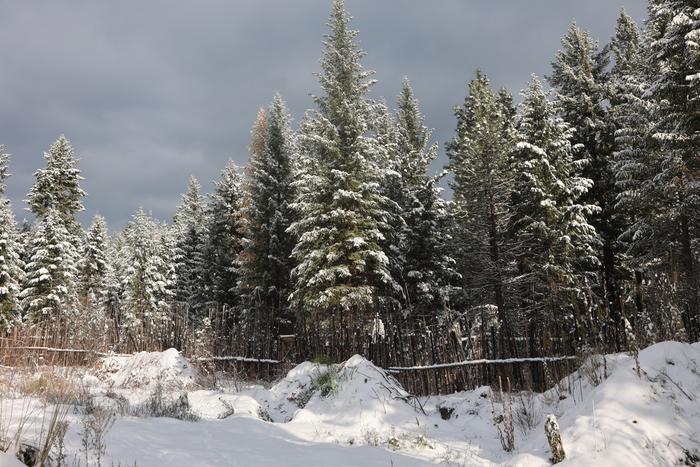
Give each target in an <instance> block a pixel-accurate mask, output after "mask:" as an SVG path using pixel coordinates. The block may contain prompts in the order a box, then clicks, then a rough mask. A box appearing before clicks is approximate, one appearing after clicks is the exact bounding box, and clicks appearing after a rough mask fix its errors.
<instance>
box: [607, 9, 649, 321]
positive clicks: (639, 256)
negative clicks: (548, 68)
mask: <svg viewBox="0 0 700 467" xmlns="http://www.w3.org/2000/svg"><path fill="white" fill-rule="evenodd" d="M610 48H611V51H612V54H613V58H614V65H613V68H612V70H611V73H610V95H611V96H610V109H609V117H610V120H611V122H612V124H613V126H614V130H615V148H614V149H615V152H614V154H613V172H614V176H615V188H616V195H617V199H616V204H615V210H616V211H617V214H618V216H620V217H621V218H623V219H624V225H625V226H626V230H625V231H624V232H623V233H622V235H621V236H620V242H621V244H622V245H623V247H624V250H625V253H626V256H625V258H624V259H625V262H624V265H625V266H626V267H627V268H629V270H630V271H631V274H632V275H633V276H634V281H633V282H632V281H630V284H631V285H632V287H630V288H628V289H629V291H628V292H626V295H627V296H626V297H624V299H623V300H622V301H623V302H624V303H629V304H634V309H633V310H627V311H626V316H627V318H629V321H630V322H631V323H632V325H633V326H634V327H635V328H637V329H638V330H640V331H641V330H642V329H641V327H642V326H644V327H645V328H647V327H648V325H649V324H651V321H650V319H649V318H648V316H647V314H646V310H645V306H644V297H643V277H644V275H645V274H647V275H648V274H649V271H648V265H649V264H650V263H649V256H648V253H649V252H651V251H652V250H653V248H652V247H651V244H650V242H653V240H652V239H651V238H650V236H649V235H647V234H646V233H645V231H646V230H647V227H648V226H647V223H646V219H647V217H648V215H649V213H651V212H652V211H653V205H654V194H653V193H654V191H655V182H654V177H655V174H656V173H657V172H658V162H657V160H656V159H657V158H656V157H655V154H656V151H655V150H654V146H655V144H654V142H653V139H652V125H653V120H654V113H655V107H656V105H655V104H654V102H653V100H652V99H650V98H649V96H648V95H647V90H648V89H649V86H650V81H651V77H652V76H653V74H654V73H655V71H654V68H655V65H654V62H653V60H651V57H650V50H649V46H648V42H647V41H646V40H644V38H643V37H642V35H641V33H640V31H639V29H638V28H637V25H636V24H635V23H634V20H633V19H632V18H631V17H630V16H629V15H628V14H627V13H626V12H625V11H624V10H622V12H621V13H620V16H619V17H618V20H617V27H616V30H615V36H614V37H613V39H612V41H611V47H610ZM652 257H653V254H652ZM628 298H633V299H632V300H629V299H628ZM642 316H646V317H645V318H643V319H642ZM647 330H648V329H647Z"/></svg>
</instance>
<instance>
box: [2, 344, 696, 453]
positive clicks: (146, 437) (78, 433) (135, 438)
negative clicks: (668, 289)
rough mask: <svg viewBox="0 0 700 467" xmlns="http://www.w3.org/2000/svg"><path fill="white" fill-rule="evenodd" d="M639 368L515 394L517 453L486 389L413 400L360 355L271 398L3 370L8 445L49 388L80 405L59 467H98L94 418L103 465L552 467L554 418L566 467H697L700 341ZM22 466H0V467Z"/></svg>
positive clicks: (643, 356)
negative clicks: (98, 417)
mask: <svg viewBox="0 0 700 467" xmlns="http://www.w3.org/2000/svg"><path fill="white" fill-rule="evenodd" d="M640 366H641V377H638V376H637V374H636V372H635V362H634V359H633V358H632V357H630V356H628V355H625V354H620V355H612V356H608V357H607V358H606V362H605V365H603V362H602V359H591V360H589V361H588V362H587V363H586V364H585V365H584V367H582V369H581V370H580V371H578V372H577V373H575V374H574V375H572V376H571V377H569V378H567V379H566V380H564V381H563V382H562V383H561V384H560V385H558V386H557V387H556V388H554V389H552V390H550V391H549V392H547V393H545V394H530V393H520V394H514V395H513V398H512V404H513V413H514V415H513V417H514V420H515V450H514V451H513V452H511V453H506V452H504V451H503V449H502V448H501V444H500V441H499V439H498V437H497V433H496V430H495V428H494V426H493V423H492V409H493V407H492V402H491V400H490V398H489V394H488V392H489V391H488V388H486V387H484V388H479V389H476V390H474V391H468V392H462V393H457V394H452V395H449V396H433V397H423V398H418V399H417V398H414V397H412V396H410V395H409V394H407V393H406V392H405V391H403V389H402V388H401V387H400V386H399V385H398V384H397V383H396V382H395V381H394V380H393V379H392V378H390V377H388V376H387V375H386V374H385V373H384V372H383V371H381V370H380V369H378V368H376V367H374V366H373V365H372V364H371V363H370V362H368V361H367V360H365V359H363V358H362V357H359V356H355V357H353V358H351V359H350V360H348V361H347V362H344V363H343V364H341V365H337V366H331V367H329V366H324V365H318V364H313V363H308V362H307V363H303V364H301V365H299V366H297V367H296V368H294V369H293V370H291V371H290V372H289V373H288V374H287V376H286V377H285V378H284V379H282V380H280V381H279V382H277V383H276V384H274V385H272V386H271V387H264V386H262V385H253V384H245V383H242V382H237V381H232V380H230V379H222V378H219V379H218V380H217V381H216V382H214V381H212V380H211V379H206V378H204V377H202V376H201V375H200V374H199V373H198V372H197V371H196V370H195V368H194V367H193V366H192V365H191V364H190V363H189V362H188V361H187V360H186V359H185V358H183V357H182V356H180V355H179V353H178V352H176V351H175V350H169V351H166V352H161V353H142V354H137V355H136V356H133V357H110V358H106V359H104V360H103V361H101V362H100V363H99V364H98V365H97V366H96V368H94V369H91V370H89V371H86V372H81V373H77V372H75V371H74V370H73V371H70V370H62V369H54V372H53V374H54V375H57V376H51V375H47V374H46V373H45V372H44V374H43V376H42V374H40V372H39V370H37V371H36V372H31V373H26V372H22V373H20V372H17V371H15V370H12V369H9V368H3V369H2V388H3V394H2V396H3V398H2V403H1V407H0V408H1V411H0V429H1V430H2V432H1V433H0V435H2V436H3V437H5V438H11V437H12V436H13V434H14V433H15V432H17V431H18V426H19V425H21V424H22V422H23V420H24V429H23V435H22V439H23V441H24V442H28V443H30V444H31V443H34V444H38V443H37V439H38V438H39V436H40V434H39V433H40V432H41V431H42V426H43V427H46V426H47V424H48V423H49V422H50V420H49V419H50V416H49V415H47V414H50V413H51V412H52V407H53V405H52V396H51V394H52V391H56V390H57V389H58V388H63V389H62V392H61V393H62V394H65V393H69V392H70V393H71V394H72V395H73V396H72V397H73V399H74V401H75V402H74V403H73V405H71V406H70V407H68V411H67V414H66V420H67V421H68V422H69V425H68V430H67V434H66V436H65V440H64V444H65V446H64V448H63V452H64V456H65V465H83V466H84V465H98V463H97V459H96V451H95V449H94V447H93V448H88V449H87V451H88V452H87V456H88V457H87V460H86V457H85V455H86V454H85V451H86V450H85V449H84V448H83V447H82V444H83V440H84V439H86V438H85V436H84V433H85V428H84V426H85V420H87V419H88V418H89V416H88V415H86V413H91V412H92V413H107V411H101V410H100V409H99V408H100V407H102V408H107V409H109V411H110V412H115V413H117V414H119V415H117V416H116V418H115V420H114V424H113V426H111V428H108V429H107V430H105V436H104V452H105V454H104V456H103V458H102V459H101V460H100V464H101V465H105V466H111V465H114V466H117V465H122V466H133V465H134V464H135V463H136V465H138V466H142V467H143V466H152V467H160V466H167V467H178V466H183V467H184V466H188V467H189V466H217V467H219V466H261V467H267V466H330V465H333V466H363V467H372V466H386V467H390V466H397V467H398V466H424V465H447V466H492V465H513V466H515V465H518V466H545V465H550V462H549V455H550V453H549V448H548V444H547V441H546V438H545V434H544V431H543V424H544V419H545V418H546V416H547V415H549V414H555V415H556V416H557V417H558V419H559V424H560V426H561V429H562V439H563V443H564V449H565V450H566V453H567V460H566V461H565V462H564V463H562V464H561V465H569V466H589V465H596V466H623V465H634V466H666V465H694V464H693V462H696V463H697V462H698V461H697V456H698V453H700V440H699V439H700V435H699V434H698V433H699V432H700V402H698V397H700V374H699V373H698V371H699V370H700V344H693V345H688V344H682V343H677V342H664V343H659V344H656V345H654V346H652V347H649V348H647V349H646V350H644V351H642V352H641V353H640ZM606 373H607V378H606V377H605V374H606ZM71 391H73V392H71ZM496 397H497V396H496ZM441 408H442V416H441V410H440V409H441ZM501 410H502V406H501V405H500V404H499V403H498V402H496V411H497V412H498V413H500V411H501ZM156 415H157V416H156ZM443 416H444V417H443ZM448 416H449V418H448ZM173 417H176V418H173ZM444 418H447V419H444ZM13 450H15V451H16V450H17V443H15V445H14V446H12V447H11V448H10V451H13ZM56 453H57V451H56V450H54V451H53V453H52V456H53V457H56V456H57V454H56ZM17 465H22V464H20V463H19V462H18V461H16V460H15V458H14V456H13V455H10V454H5V455H3V456H2V457H0V466H17Z"/></svg>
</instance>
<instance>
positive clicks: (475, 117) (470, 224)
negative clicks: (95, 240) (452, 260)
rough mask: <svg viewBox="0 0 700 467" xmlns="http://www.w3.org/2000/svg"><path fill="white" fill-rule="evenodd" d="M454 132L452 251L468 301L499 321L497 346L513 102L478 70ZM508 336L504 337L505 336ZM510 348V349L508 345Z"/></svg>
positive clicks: (507, 326) (505, 321) (506, 255)
mask: <svg viewBox="0 0 700 467" xmlns="http://www.w3.org/2000/svg"><path fill="white" fill-rule="evenodd" d="M455 116H456V117H457V134H456V135H455V137H454V138H453V139H452V141H451V142H449V143H448V144H447V155H448V157H449V160H450V163H449V168H450V170H451V171H452V173H453V175H454V177H453V180H452V181H451V183H450V184H451V187H452V189H453V190H454V211H455V217H456V218H457V225H456V226H455V228H456V233H455V242H454V250H455V252H457V253H456V254H458V255H459V257H458V258H457V263H458V265H459V269H458V272H459V273H460V274H461V275H462V277H463V278H464V281H463V284H464V287H465V292H467V300H468V301H469V304H471V305H495V306H496V307H497V309H498V320H499V322H500V326H501V332H500V336H501V349H502V352H506V351H507V350H506V349H505V345H506V342H505V341H506V339H508V338H509V335H510V334H511V333H512V328H513V325H514V323H512V322H511V321H512V319H511V318H512V314H513V313H512V312H511V310H508V306H509V303H508V297H507V290H506V282H507V279H508V277H509V275H510V273H511V272H510V271H509V267H510V266H509V265H510V264H511V262H512V252H511V245H510V242H509V238H508V236H507V229H508V224H509V222H510V211H509V202H510V196H511V192H512V187H513V173H512V170H511V167H510V165H509V157H510V152H511V151H512V147H513V143H514V132H513V128H512V120H511V116H512V105H510V104H508V103H507V101H504V99H503V97H502V96H499V95H497V94H495V93H494V92H493V91H492V90H491V88H490V86H489V81H488V79H487V77H486V76H485V75H484V74H483V73H481V72H477V75H476V78H475V79H474V80H472V82H471V83H470V84H469V95H468V96H467V98H466V100H465V102H464V105H463V106H461V107H458V108H456V109H455ZM508 340H509V339H508ZM510 352H511V353H513V352H514V350H513V349H512V348H511V350H510Z"/></svg>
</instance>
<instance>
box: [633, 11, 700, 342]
mask: <svg viewBox="0 0 700 467" xmlns="http://www.w3.org/2000/svg"><path fill="white" fill-rule="evenodd" d="M699 16H700V15H699V13H698V5H697V2H695V1H692V0H654V1H652V2H651V3H650V18H649V22H648V25H647V27H648V29H649V36H650V40H651V43H650V47H651V57H653V60H654V62H655V65H656V67H657V69H658V70H660V73H658V74H656V75H655V76H654V80H653V82H652V86H651V90H652V98H653V100H654V101H655V103H656V105H657V106H658V109H657V112H656V113H655V124H654V127H653V129H652V131H653V135H654V139H655V141H656V155H655V159H656V161H657V165H656V166H655V167H654V168H655V169H657V172H656V173H655V174H654V178H653V182H654V184H653V187H654V190H653V192H652V193H650V195H651V199H652V200H653V203H654V206H653V208H652V209H651V210H650V211H649V212H648V213H647V215H646V218H645V219H644V221H643V222H644V226H645V232H646V233H647V234H648V238H650V239H651V242H650V249H649V253H648V254H649V255H650V256H652V255H653V256H655V257H656V258H664V263H665V264H667V265H668V266H667V271H668V273H670V275H671V276H672V278H673V279H672V282H675V281H676V276H677V279H678V281H677V286H678V287H677V290H678V295H677V298H678V305H679V306H680V308H681V309H682V310H683V314H684V317H685V324H686V330H687V331H688V334H689V337H690V339H692V340H696V339H698V337H699V336H700V286H699V285H700V269H699V268H700V266H699V264H698V258H699V257H700V254H699V253H698V247H697V238H699V237H700V221H699V220H698V219H700V184H699V183H698V180H699V179H700V158H698V153H700V116H699V115H698V112H697V109H698V105H700V73H699V72H700V67H699V66H698V65H699V63H698V38H699V37H700V32H698V30H699V28H700V18H699Z"/></svg>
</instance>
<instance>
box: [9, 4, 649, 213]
mask: <svg viewBox="0 0 700 467" xmlns="http://www.w3.org/2000/svg"><path fill="white" fill-rule="evenodd" d="M347 6H348V9H349V10H350V12H351V14H352V15H353V16H354V17H355V20H354V24H353V25H354V27H355V28H357V29H359V30H360V36H359V37H360V42H361V44H362V47H363V48H364V49H365V50H366V51H367V52H368V56H367V58H366V60H365V65H366V66H367V67H368V68H370V69H373V70H375V71H376V72H377V75H376V78H377V79H378V80H379V83H378V84H377V85H376V86H375V88H374V90H373V95H374V96H385V97H386V98H387V100H388V101H389V102H390V103H393V101H394V99H395V96H396V95H397V94H398V91H399V86H400V82H401V79H402V77H403V76H404V75H407V76H409V77H410V79H411V81H412V83H413V86H414V88H415V90H416V93H417V94H418V97H419V98H420V100H421V104H422V107H423V110H424V111H425V113H426V115H427V118H428V124H429V125H430V126H431V127H434V128H435V133H434V137H435V139H436V140H437V141H439V142H440V143H441V145H442V143H444V141H446V140H447V139H449V138H450V136H451V132H452V130H453V128H454V122H453V116H452V107H453V106H454V105H455V104H458V103H461V102H462V100H463V99H464V95H465V94H466V84H467V82H468V80H469V79H471V78H472V76H473V74H474V70H475V69H476V68H481V69H482V70H484V71H485V72H486V73H487V74H488V75H489V76H490V78H491V80H492V82H493V84H494V86H497V87H500V86H506V87H508V88H509V89H510V90H511V91H512V92H513V93H514V94H517V92H518V91H519V90H520V89H521V88H523V87H524V86H525V85H526V83H527V81H528V80H529V77H530V74H531V73H537V74H540V75H544V74H547V73H548V72H549V69H550V65H549V64H550V62H551V60H552V58H553V56H554V53H555V52H556V51H557V49H558V47H559V39H560V37H561V36H562V35H563V34H564V33H565V32H566V29H567V28H568V26H569V24H570V22H571V20H572V19H574V18H575V19H576V21H577V22H578V23H579V24H580V25H581V26H584V27H586V28H588V29H589V30H591V32H592V33H593V35H594V36H596V37H598V38H599V39H600V40H601V42H606V41H608V39H609V38H610V36H611V35H612V32H613V27H614V23H615V19H616V17H617V15H618V12H619V10H620V8H621V7H623V6H625V7H626V8H627V10H628V11H629V12H630V14H632V15H633V16H634V17H635V18H636V19H638V20H641V19H642V17H643V14H644V1H643V0H586V1H579V0H528V1H523V0H497V1H488V2H487V1H481V0H439V1H418V0H412V1H408V0H393V1H388V0H386V1H377V0H348V1H347ZM329 8H330V1H314V0H294V1H289V0H265V1H261V0H247V1H223V0H221V1H216V0H200V1H196V2H194V1H190V2H184V1H177V2H176V1H172V0H168V1H165V0H163V1H147V2H144V1H136V0H122V1H119V2H86V1H77V0H76V1H52V2H48V1H46V2H39V1H37V2H17V1H11V0H0V144H5V146H6V147H7V149H8V151H9V152H11V153H12V154H13V160H12V167H11V171H12V173H13V174H14V175H13V177H12V178H11V179H10V180H9V183H8V185H9V194H10V197H11V198H12V201H13V202H14V204H15V210H16V212H17V213H18V216H24V214H23V212H22V209H23V207H24V203H23V202H22V200H23V199H24V198H25V195H26V193H27V191H28V189H29V187H30V186H31V183H32V181H33V176H32V174H33V172H34V171H35V170H36V169H37V168H39V167H41V166H42V165H43V160H42V158H41V156H42V153H43V152H44V151H45V150H46V149H47V148H48V146H49V145H50V144H51V142H52V141H54V140H55V139H56V138H57V137H58V135H59V134H61V133H65V134H66V136H68V138H69V139H71V141H72V142H73V145H74V147H75V149H76V151H77V153H78V155H79V157H80V158H81V161H80V168H81V169H82V172H83V175H84V177H85V181H84V188H85V189H86V191H88V193H89V196H88V198H87V199H86V201H85V204H86V208H87V209H86V212H85V213H83V214H82V216H81V218H82V220H83V222H84V223H85V222H87V221H88V219H89V218H90V217H91V216H92V215H93V214H94V213H95V212H96V211H99V212H101V213H102V214H103V215H105V216H106V217H107V218H108V221H109V222H110V224H111V225H112V226H114V227H121V226H123V224H124V223H125V222H126V220H127V219H128V218H129V216H130V215H131V213H132V212H133V211H134V210H135V209H136V208H137V207H139V206H143V207H144V208H145V209H147V210H151V211H153V213H154V214H155V215H156V216H158V217H161V218H163V219H169V218H170V216H172V214H173V212H174V208H175V205H176V204H177V201H178V197H179V193H180V192H181V191H182V190H183V188H184V186H185V184H186V182H187V179H188V177H189V175H190V174H193V175H195V176H197V177H198V178H199V179H200V181H201V182H202V183H203V185H204V187H205V188H206V189H210V187H211V180H213V179H215V178H216V177H217V176H218V173H219V171H220V170H221V168H223V166H224V165H225V163H226V160H227V159H228V158H229V157H231V158H233V159H235V160H236V161H237V162H238V163H239V164H243V163H244V162H245V160H246V159H247V149H246V148H247V145H248V138H249V128H250V124H251V122H252V121H253V119H254V117H255V114H256V112H257V109H258V107H260V106H261V105H266V104H267V102H268V101H269V99H270V97H271V96H272V94H273V93H274V92H276V91H279V92H281V93H282V95H283V96H284V98H285V99H286V100H287V102H288V104H289V107H290V109H291V111H292V113H293V114H294V116H295V120H296V121H298V120H299V119H300V118H301V115H302V114H303V111H304V109H306V108H309V107H311V106H312V102H311V99H310V97H309V93H313V92H316V91H317V89H318V87H317V85H316V82H315V80H314V78H313V75H312V72H314V71H317V70H318V68H319V66H318V57H319V55H320V52H321V39H322V34H323V33H324V32H325V26H324V24H325V22H326V18H327V16H328V11H329Z"/></svg>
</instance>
